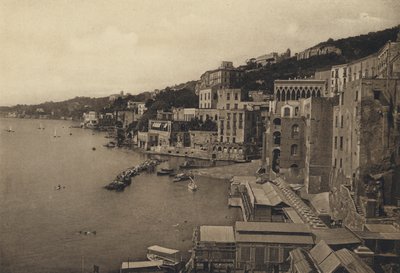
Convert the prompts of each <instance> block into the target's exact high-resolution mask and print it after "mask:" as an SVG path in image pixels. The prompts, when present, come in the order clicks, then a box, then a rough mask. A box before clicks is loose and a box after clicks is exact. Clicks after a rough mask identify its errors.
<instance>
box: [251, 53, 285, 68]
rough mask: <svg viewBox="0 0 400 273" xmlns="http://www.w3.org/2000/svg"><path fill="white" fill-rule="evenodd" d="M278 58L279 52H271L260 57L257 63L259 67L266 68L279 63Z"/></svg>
mask: <svg viewBox="0 0 400 273" xmlns="http://www.w3.org/2000/svg"><path fill="white" fill-rule="evenodd" d="M278 57H279V55H278V53H277V52H271V53H268V54H265V55H261V56H258V57H257V58H256V61H255V62H256V64H257V66H266V65H267V64H274V63H277V61H278Z"/></svg>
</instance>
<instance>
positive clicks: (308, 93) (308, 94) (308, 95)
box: [307, 90, 311, 98]
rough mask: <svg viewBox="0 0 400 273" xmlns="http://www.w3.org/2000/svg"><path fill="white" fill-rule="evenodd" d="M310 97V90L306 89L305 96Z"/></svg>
mask: <svg viewBox="0 0 400 273" xmlns="http://www.w3.org/2000/svg"><path fill="white" fill-rule="evenodd" d="M309 97H311V93H310V90H308V91H307V98H309Z"/></svg>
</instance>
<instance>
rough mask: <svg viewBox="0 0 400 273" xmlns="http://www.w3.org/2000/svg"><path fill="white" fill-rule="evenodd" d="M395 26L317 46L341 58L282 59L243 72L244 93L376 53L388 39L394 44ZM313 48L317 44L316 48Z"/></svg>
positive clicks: (397, 30) (270, 89)
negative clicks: (331, 49) (337, 50)
mask: <svg viewBox="0 0 400 273" xmlns="http://www.w3.org/2000/svg"><path fill="white" fill-rule="evenodd" d="M398 32H399V27H398V26H397V27H393V28H389V29H385V30H382V31H378V32H370V33H368V34H365V35H359V36H355V37H348V38H343V39H338V40H333V39H329V40H327V41H326V42H322V43H319V44H318V45H326V44H330V45H334V46H336V47H338V48H340V49H341V50H342V55H336V54H330V55H323V56H314V57H311V58H309V59H305V60H299V61H297V60H296V57H292V58H290V59H287V60H284V61H282V62H280V63H277V64H271V65H267V66H265V67H263V68H259V69H250V67H247V68H246V67H244V68H245V70H246V73H245V77H244V82H243V86H242V87H243V89H244V90H257V89H259V90H268V91H269V92H271V93H272V92H273V83H274V80H276V79H289V78H295V77H300V78H304V77H310V76H312V75H314V73H315V71H316V70H317V69H320V68H328V67H330V66H332V65H336V64H342V63H347V62H351V61H354V60H357V59H360V58H363V57H366V56H368V55H370V54H372V53H375V52H377V51H378V50H379V49H380V48H381V47H382V46H383V45H385V43H386V42H387V41H389V40H391V41H395V40H396V38H397V34H398ZM316 46H317V45H316Z"/></svg>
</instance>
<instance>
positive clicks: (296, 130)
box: [292, 124, 300, 137]
mask: <svg viewBox="0 0 400 273" xmlns="http://www.w3.org/2000/svg"><path fill="white" fill-rule="evenodd" d="M299 131H300V129H299V125H297V124H294V125H293V126H292V137H295V136H298V135H299Z"/></svg>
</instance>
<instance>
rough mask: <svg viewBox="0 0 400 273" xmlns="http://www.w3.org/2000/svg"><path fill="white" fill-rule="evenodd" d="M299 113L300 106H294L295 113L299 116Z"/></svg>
mask: <svg viewBox="0 0 400 273" xmlns="http://www.w3.org/2000/svg"><path fill="white" fill-rule="evenodd" d="M298 114H299V107H296V108H294V115H295V116H297V115H298Z"/></svg>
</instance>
